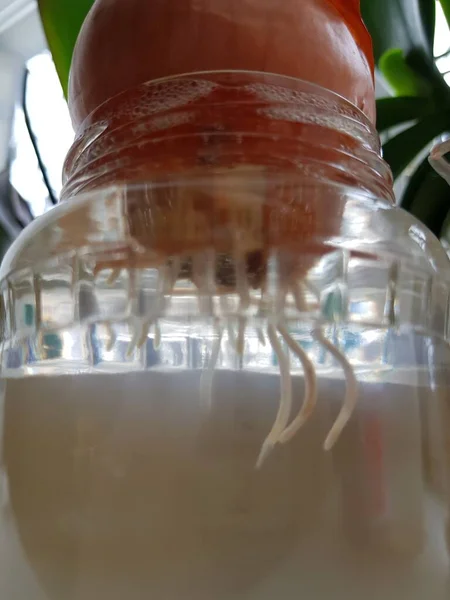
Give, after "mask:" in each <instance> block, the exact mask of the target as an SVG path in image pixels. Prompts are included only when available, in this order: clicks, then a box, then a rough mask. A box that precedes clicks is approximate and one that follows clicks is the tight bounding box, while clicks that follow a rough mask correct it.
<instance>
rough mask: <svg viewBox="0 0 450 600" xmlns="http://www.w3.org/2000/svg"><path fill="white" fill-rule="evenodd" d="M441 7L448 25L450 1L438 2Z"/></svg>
mask: <svg viewBox="0 0 450 600" xmlns="http://www.w3.org/2000/svg"><path fill="white" fill-rule="evenodd" d="M439 1H440V3H441V6H442V10H443V11H444V15H445V18H446V19H447V23H448V24H449V25H450V0H439Z"/></svg>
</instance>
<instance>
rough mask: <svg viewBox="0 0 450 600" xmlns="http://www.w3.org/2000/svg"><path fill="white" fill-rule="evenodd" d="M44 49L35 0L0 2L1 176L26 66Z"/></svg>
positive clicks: (6, 0)
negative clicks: (28, 61) (15, 106)
mask: <svg viewBox="0 0 450 600" xmlns="http://www.w3.org/2000/svg"><path fill="white" fill-rule="evenodd" d="M44 48H45V37H44V34H43V31H42V27H41V24H40V20H39V16H38V12H37V5H36V2H35V0H0V172H1V171H2V170H3V169H4V168H5V166H6V160H7V156H8V148H9V143H10V139H11V127H12V115H13V111H14V105H15V103H16V101H17V99H18V97H19V94H20V89H21V80H22V76H23V66H24V63H25V61H26V60H28V59H29V58H31V57H32V56H34V55H35V54H38V53H39V52H41V51H42V50H43V49H44Z"/></svg>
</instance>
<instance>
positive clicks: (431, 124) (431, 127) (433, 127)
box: [383, 111, 450, 177]
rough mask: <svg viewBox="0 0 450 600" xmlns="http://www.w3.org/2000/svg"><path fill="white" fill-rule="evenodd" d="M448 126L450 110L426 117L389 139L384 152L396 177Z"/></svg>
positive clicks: (449, 124)
mask: <svg viewBox="0 0 450 600" xmlns="http://www.w3.org/2000/svg"><path fill="white" fill-rule="evenodd" d="M448 128H450V112H449V111H444V112H440V113H436V114H431V115H428V116H426V117H424V118H423V119H421V120H420V121H419V122H418V123H416V124H415V125H413V126H412V127H410V128H409V129H407V130H406V131H402V132H401V133H399V134H398V135H396V136H395V137H394V138H392V139H391V140H389V141H388V142H387V143H386V144H385V145H384V147H383V152H384V158H385V160H386V161H387V162H388V163H389V165H390V166H391V169H392V173H393V175H394V177H398V176H399V175H401V174H402V173H403V171H404V170H405V169H406V167H407V166H408V165H409V164H410V163H411V162H412V161H413V160H414V158H415V157H416V156H417V155H418V154H419V152H420V151H421V150H423V149H424V148H425V146H426V145H427V144H428V143H430V142H431V141H432V140H433V139H434V138H436V137H437V136H438V135H440V134H441V133H442V132H443V131H445V130H446V129H448Z"/></svg>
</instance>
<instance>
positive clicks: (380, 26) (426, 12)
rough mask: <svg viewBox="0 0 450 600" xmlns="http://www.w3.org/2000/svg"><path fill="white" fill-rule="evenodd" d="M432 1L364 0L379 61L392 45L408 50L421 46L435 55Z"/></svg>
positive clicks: (364, 9)
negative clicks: (432, 35)
mask: <svg viewBox="0 0 450 600" xmlns="http://www.w3.org/2000/svg"><path fill="white" fill-rule="evenodd" d="M449 2H450V0H449ZM430 4H432V5H434V0H361V12H362V15H363V18H364V21H365V23H366V25H367V27H368V29H369V31H370V33H371V35H372V39H373V45H374V52H375V59H376V61H377V62H378V60H379V59H380V58H381V56H382V55H383V54H384V53H385V52H386V50H390V49H391V48H401V49H402V50H403V51H405V53H406V54H407V53H409V52H410V51H411V50H413V49H421V50H423V51H424V52H426V53H427V54H428V55H429V56H432V53H433V46H432V41H431V39H430V27H431V26H430V19H431V18H432V10H433V6H431V7H430Z"/></svg>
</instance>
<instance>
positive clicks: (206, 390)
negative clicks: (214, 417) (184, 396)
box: [200, 328, 223, 410]
mask: <svg viewBox="0 0 450 600" xmlns="http://www.w3.org/2000/svg"><path fill="white" fill-rule="evenodd" d="M222 337H223V329H222V328H218V329H217V336H216V338H215V339H214V342H213V345H212V348H211V354H210V355H209V358H208V361H207V364H206V367H205V369H204V370H203V373H202V377H201V380H200V400H201V403H202V406H204V407H205V408H206V409H208V410H209V409H210V408H211V406H212V389H213V382H214V371H215V368H216V366H217V362H218V360H219V354H220V347H221V345H222Z"/></svg>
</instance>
